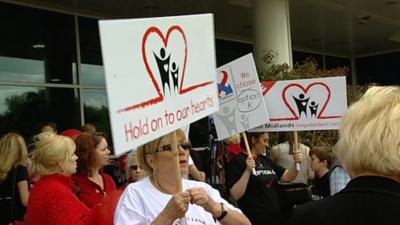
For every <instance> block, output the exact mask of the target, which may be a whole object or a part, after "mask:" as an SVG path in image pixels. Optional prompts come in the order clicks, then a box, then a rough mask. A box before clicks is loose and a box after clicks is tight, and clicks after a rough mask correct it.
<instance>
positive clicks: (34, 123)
mask: <svg viewBox="0 0 400 225" xmlns="http://www.w3.org/2000/svg"><path fill="white" fill-rule="evenodd" d="M73 91H74V90H73V89H57V90H55V89H51V90H49V89H41V90H39V91H37V92H33V91H30V92H25V93H22V94H20V95H13V96H10V97H7V98H6V100H5V104H6V107H7V111H6V112H5V113H3V114H0V135H1V134H5V133H7V132H10V131H17V132H19V133H20V134H21V135H23V136H24V137H25V138H30V137H32V136H33V135H35V134H36V133H37V132H38V131H39V124H40V123H43V122H49V121H51V122H55V123H56V124H57V127H58V130H59V131H63V130H65V129H69V128H79V127H80V116H79V115H80V113H79V102H78V101H77V100H76V99H75V98H74V97H73V96H72V97H71V95H73ZM70 94H71V95H70ZM84 109H85V121H86V122H91V123H93V124H94V125H96V127H97V129H98V130H99V131H102V132H106V133H107V134H111V132H110V123H109V116H108V108H107V107H105V106H102V107H100V108H98V107H93V106H88V105H85V106H84Z"/></svg>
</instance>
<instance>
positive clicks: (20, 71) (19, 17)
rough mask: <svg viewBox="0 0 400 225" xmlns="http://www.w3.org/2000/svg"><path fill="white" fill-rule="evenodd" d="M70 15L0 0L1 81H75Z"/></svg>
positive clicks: (72, 29)
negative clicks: (0, 1) (0, 0)
mask: <svg viewBox="0 0 400 225" xmlns="http://www.w3.org/2000/svg"><path fill="white" fill-rule="evenodd" d="M73 22H74V20H73V16H70V15H65V14H60V13H54V12H49V11H44V10H39V9H33V8H28V7H23V6H17V5H12V4H7V3H0V26H1V28H2V33H1V36H0V40H1V41H0V80H8V81H29V82H39V83H43V82H47V83H64V84H72V83H74V81H76V80H77V79H76V73H75V74H74V73H73V72H74V70H73V63H74V62H75V61H76V60H75V59H76V57H75V56H76V48H75V45H76V44H75V32H74V31H75V30H74V23H73Z"/></svg>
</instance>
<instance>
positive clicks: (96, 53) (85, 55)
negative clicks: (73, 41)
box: [78, 17, 105, 87]
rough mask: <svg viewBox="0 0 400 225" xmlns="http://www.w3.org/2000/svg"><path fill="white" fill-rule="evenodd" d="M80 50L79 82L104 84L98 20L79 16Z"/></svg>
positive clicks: (95, 84)
mask: <svg viewBox="0 0 400 225" xmlns="http://www.w3.org/2000/svg"><path fill="white" fill-rule="evenodd" d="M78 21H79V40H80V48H81V49H80V50H81V51H80V52H81V62H82V66H81V84H82V85H91V86H101V87H104V86H105V72H104V67H103V61H102V58H101V46H100V36H99V25H98V20H96V19H90V18H85V17H79V18H78Z"/></svg>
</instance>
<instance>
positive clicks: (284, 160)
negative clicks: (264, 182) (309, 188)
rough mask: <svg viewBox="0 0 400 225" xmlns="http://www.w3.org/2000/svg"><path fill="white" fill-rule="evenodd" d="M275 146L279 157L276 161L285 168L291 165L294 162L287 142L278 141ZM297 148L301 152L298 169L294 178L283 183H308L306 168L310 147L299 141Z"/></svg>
mask: <svg viewBox="0 0 400 225" xmlns="http://www.w3.org/2000/svg"><path fill="white" fill-rule="evenodd" d="M277 146H278V147H277V148H278V150H279V157H278V161H277V162H276V163H278V164H279V165H281V166H283V167H284V168H285V169H290V167H292V166H293V164H294V160H293V155H290V154H289V148H290V145H289V142H287V141H286V142H284V143H280V144H279V145H277ZM274 148H275V147H274ZM299 149H300V151H301V152H302V153H303V160H302V161H301V163H300V171H299V173H298V174H297V176H296V178H295V179H294V180H292V181H291V182H289V183H284V184H296V183H302V184H307V183H308V174H307V170H308V165H309V162H308V153H309V152H310V148H309V147H307V146H306V145H303V144H301V143H299ZM281 183H282V182H281Z"/></svg>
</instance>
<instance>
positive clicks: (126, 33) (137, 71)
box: [99, 14, 218, 155]
mask: <svg viewBox="0 0 400 225" xmlns="http://www.w3.org/2000/svg"><path fill="white" fill-rule="evenodd" d="M99 27H100V38H101V46H102V53H103V61H104V67H105V72H106V84H107V94H108V103H109V111H110V119H111V128H112V133H113V140H114V147H115V152H116V154H117V155H119V154H121V153H124V152H126V151H128V150H129V149H133V148H136V147H137V146H139V145H142V144H144V143H147V142H149V141H151V140H153V139H155V138H157V137H160V136H162V135H165V134H167V133H169V132H171V131H173V130H175V129H177V128H180V127H183V126H185V125H188V124H190V123H191V122H193V121H196V120H198V119H200V118H202V117H205V116H207V115H209V114H211V113H213V112H215V111H217V110H218V96H217V84H216V78H215V68H216V67H215V47H214V27H213V16H212V15H211V14H203V15H193V16H176V17H163V18H146V19H128V20H104V21H100V22H99Z"/></svg>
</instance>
